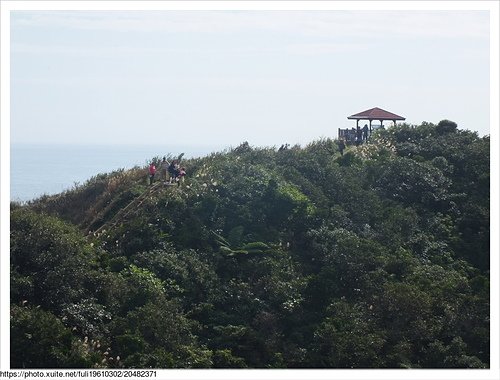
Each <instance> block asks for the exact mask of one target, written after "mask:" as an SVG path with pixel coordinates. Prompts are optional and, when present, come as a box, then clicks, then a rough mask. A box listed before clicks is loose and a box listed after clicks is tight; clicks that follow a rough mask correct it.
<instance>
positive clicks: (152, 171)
mask: <svg viewBox="0 0 500 380" xmlns="http://www.w3.org/2000/svg"><path fill="white" fill-rule="evenodd" d="M155 174H156V166H155V164H154V162H151V165H149V184H150V185H152V184H153V181H154V178H155Z"/></svg>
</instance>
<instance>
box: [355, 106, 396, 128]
mask: <svg viewBox="0 0 500 380" xmlns="http://www.w3.org/2000/svg"><path fill="white" fill-rule="evenodd" d="M347 118H348V119H349V120H356V127H358V126H359V121H360V120H368V121H369V122H370V132H371V131H372V121H373V120H379V121H380V125H382V123H383V122H384V120H391V121H393V122H394V125H396V121H397V120H405V118H404V117H403V116H399V115H396V114H395V113H392V112H387V111H386V110H383V109H382V108H378V107H375V108H371V109H369V110H366V111H363V112H360V113H356V114H354V115H351V116H348V117H347Z"/></svg>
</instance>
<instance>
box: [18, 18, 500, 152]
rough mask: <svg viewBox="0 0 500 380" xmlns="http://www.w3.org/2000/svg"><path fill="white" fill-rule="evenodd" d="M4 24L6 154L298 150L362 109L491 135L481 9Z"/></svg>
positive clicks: (486, 25)
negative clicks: (99, 147)
mask: <svg viewBox="0 0 500 380" xmlns="http://www.w3.org/2000/svg"><path fill="white" fill-rule="evenodd" d="M10 22H11V30H10V32H11V40H10V53H11V68H10V69H11V94H10V95H11V98H10V102H11V115H10V117H11V130H10V137H11V143H14V144H15V143H30V144H32V143H37V144H44V143H61V144H71V143H77V144H141V145H147V144H152V145H159V144H169V145H173V144H182V145H196V146H203V145H210V146H220V147H226V146H236V145H238V144H239V143H241V142H243V141H248V142H249V143H250V144H251V145H256V146H279V145H280V144H282V143H285V142H286V143H290V144H295V143H298V144H301V145H302V144H307V143H308V142H311V141H313V140H316V139H319V138H327V137H331V138H335V137H336V136H337V130H338V128H347V127H349V128H350V127H352V126H354V125H355V122H354V121H351V120H347V116H349V115H352V114H355V113H358V112H361V111H364V110H367V109H370V108H373V107H380V108H382V109H385V110H387V111H390V112H393V113H396V114H398V115H401V116H403V117H405V118H406V121H407V122H408V123H410V124H420V123H421V122H422V121H428V122H433V123H438V122H439V121H440V120H442V119H449V120H452V121H455V122H456V123H457V124H458V126H459V128H462V129H470V130H475V131H478V133H479V134H480V135H486V134H489V133H490V97H489V96H490V87H489V72H490V52H489V49H490V46H489V42H490V40H489V38H490V37H489V31H490V25H489V13H488V12H487V11H459V10H448V11H432V10H428V11H411V10H402V11H363V10H358V11H340V10H333V11H312V10H311V11H284V10H282V11H263V10H262V11H201V10H196V11H33V10H31V11H30V10H27V11H12V12H11V21H10ZM391 123H392V122H386V125H390V124H391Z"/></svg>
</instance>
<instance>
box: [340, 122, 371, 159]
mask: <svg viewBox="0 0 500 380" xmlns="http://www.w3.org/2000/svg"><path fill="white" fill-rule="evenodd" d="M368 131H369V128H368V125H367V124H365V126H364V127H363V128H361V127H360V126H359V125H358V126H357V127H356V128H354V127H353V128H352V129H346V130H345V131H344V133H343V134H342V137H339V140H338V141H337V144H338V147H339V151H340V155H344V149H345V148H346V144H347V143H350V144H354V145H356V146H359V145H361V144H363V143H364V142H367V141H368V135H369V134H368ZM339 134H340V133H339Z"/></svg>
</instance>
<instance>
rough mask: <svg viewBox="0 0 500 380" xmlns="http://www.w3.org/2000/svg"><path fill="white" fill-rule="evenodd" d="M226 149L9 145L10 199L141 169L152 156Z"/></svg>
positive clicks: (36, 195)
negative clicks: (102, 176) (101, 174)
mask: <svg viewBox="0 0 500 380" xmlns="http://www.w3.org/2000/svg"><path fill="white" fill-rule="evenodd" d="M227 148H228V147H227V146H219V147H216V146H181V145H175V146H169V145H105V144H96V145H78V144H71V145H68V144H65V145H60V144H11V146H10V200H11V201H14V202H27V201H30V200H33V199H36V198H39V197H41V196H43V195H53V194H58V193H61V192H63V191H66V190H69V189H71V188H73V187H75V186H76V185H81V184H83V183H85V182H86V181H87V180H89V179H90V178H92V177H94V176H96V175H97V174H100V173H110V172H112V171H115V170H119V169H125V170H126V169H130V168H133V167H135V166H145V165H147V163H148V161H150V160H151V159H152V158H154V157H163V156H168V155H171V156H174V157H176V156H178V155H179V154H181V153H184V158H195V157H202V156H205V155H208V154H210V153H212V152H220V151H223V150H225V149H227Z"/></svg>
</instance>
